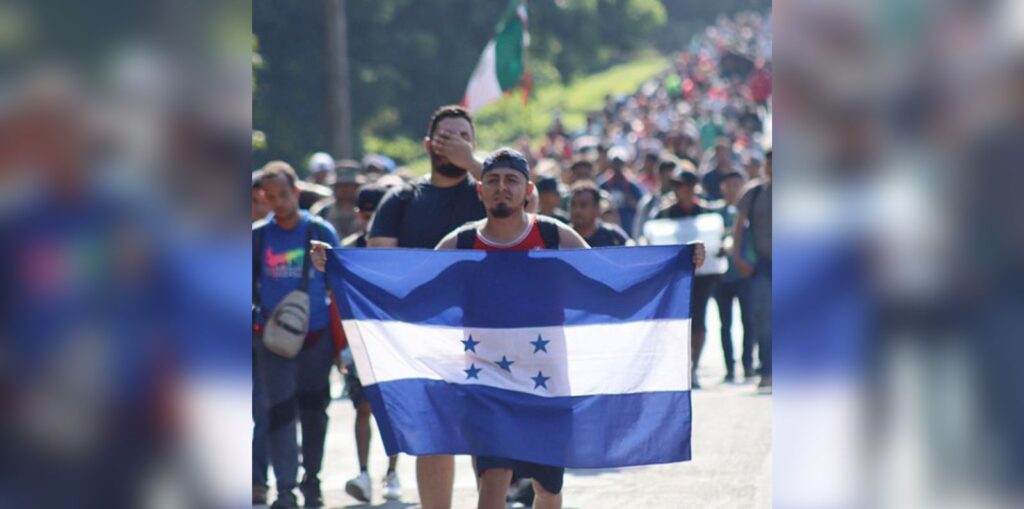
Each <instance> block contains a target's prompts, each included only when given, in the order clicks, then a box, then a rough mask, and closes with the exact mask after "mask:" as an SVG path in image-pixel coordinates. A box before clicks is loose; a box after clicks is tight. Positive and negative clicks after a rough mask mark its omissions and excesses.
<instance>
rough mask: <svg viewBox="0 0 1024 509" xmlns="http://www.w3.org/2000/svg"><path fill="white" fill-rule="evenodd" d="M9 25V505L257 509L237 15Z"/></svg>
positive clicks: (45, 13) (32, 14) (176, 9)
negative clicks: (252, 496) (251, 506)
mask: <svg viewBox="0 0 1024 509" xmlns="http://www.w3.org/2000/svg"><path fill="white" fill-rule="evenodd" d="M0 20H2V22H0V23H2V25H3V28H0V34H2V36H0V55H2V56H0V62H2V63H0V68H2V71H0V195H2V199H0V204H2V205H0V246H2V250H3V251H2V252H3V253H4V254H3V264H2V265H0V292H2V294H3V297H2V299H0V302H2V307H0V309H2V311H0V317H2V318H0V377H2V402H3V419H2V420H0V430H2V431H0V450H2V451H3V453H2V458H3V459H2V465H3V470H2V471H3V475H2V477H0V507H18V508H22V507H41V508H46V507H62V508H63V507H96V508H118V507H157V506H159V507H241V506H243V505H247V502H248V498H247V497H248V496H249V492H250V487H249V483H250V481H249V477H250V473H249V460H248V458H249V448H250V446H249V435H248V434H247V433H246V431H247V430H248V429H249V427H250V426H251V413H250V400H251V395H250V371H249V370H250V366H251V364H250V357H249V356H250V354H249V351H250V343H249V341H250V335H249V330H250V314H249V308H248V305H247V300H248V294H249V291H250V290H249V288H250V287H249V275H248V273H247V270H246V268H245V267H247V266H248V263H249V262H248V260H249V257H250V254H249V222H248V203H247V194H248V192H247V188H246V186H247V182H248V180H249V171H250V168H249V166H250V164H249V153H250V95H251V94H250V79H251V74H250V72H251V71H250V44H251V43H250V36H249V5H248V3H247V2H234V3H230V2H204V3H191V2H162V3H160V4H157V3H147V2H66V1H61V2H15V3H9V2H5V3H3V4H0Z"/></svg>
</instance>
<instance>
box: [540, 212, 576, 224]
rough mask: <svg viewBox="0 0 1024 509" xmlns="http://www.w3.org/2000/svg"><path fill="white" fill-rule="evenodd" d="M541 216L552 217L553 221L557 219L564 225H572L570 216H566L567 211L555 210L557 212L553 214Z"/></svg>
mask: <svg viewBox="0 0 1024 509" xmlns="http://www.w3.org/2000/svg"><path fill="white" fill-rule="evenodd" d="M541 215H542V216H546V217H550V218H552V219H557V220H559V221H561V222H562V224H571V223H569V214H566V213H565V211H564V210H562V209H555V211H554V212H553V213H551V214H541Z"/></svg>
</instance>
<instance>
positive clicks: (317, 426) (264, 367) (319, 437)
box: [252, 161, 339, 509]
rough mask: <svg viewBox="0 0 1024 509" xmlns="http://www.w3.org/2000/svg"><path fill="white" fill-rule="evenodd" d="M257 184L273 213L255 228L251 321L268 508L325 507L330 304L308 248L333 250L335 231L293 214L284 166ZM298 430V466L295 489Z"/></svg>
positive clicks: (294, 194) (293, 193)
mask: <svg viewBox="0 0 1024 509" xmlns="http://www.w3.org/2000/svg"><path fill="white" fill-rule="evenodd" d="M262 172H263V173H262V176H261V177H260V183H261V188H262V192H263V194H264V197H265V198H266V200H267V203H268V204H269V205H270V208H271V210H272V211H273V214H272V215H271V216H269V217H268V218H267V219H265V220H263V221H260V222H257V223H254V224H253V229H252V233H253V306H254V307H253V320H254V322H255V323H254V326H255V327H256V329H257V332H258V334H257V335H256V337H257V338H258V339H257V340H256V344H255V350H256V364H257V369H259V370H260V378H261V379H262V381H263V388H264V395H265V398H266V404H267V405H266V408H267V413H268V435H269V444H270V461H271V464H272V465H273V467H274V477H275V478H276V479H277V492H278V493H277V500H276V501H275V502H274V505H272V506H271V507H272V508H275V509H276V508H292V507H298V503H297V501H296V497H295V493H294V489H295V488H296V486H298V487H299V489H300V490H301V491H302V495H303V505H304V506H305V507H319V506H322V505H323V497H322V495H321V492H320V481H319V479H318V477H317V476H318V475H319V473H320V466H321V463H322V461H323V452H324V440H325V438H326V435H327V404H328V403H329V402H330V387H329V375H330V370H331V366H332V365H333V359H334V344H333V341H332V340H331V332H330V325H329V324H330V322H329V320H330V306H329V303H328V300H327V299H328V298H327V287H326V281H325V279H324V274H323V273H322V272H319V271H316V270H313V267H312V266H311V262H310V260H309V256H308V254H307V253H308V250H309V245H310V242H311V241H313V240H317V241H321V242H325V243H327V244H329V245H331V246H332V247H337V246H338V245H339V241H338V236H337V234H336V233H335V230H334V227H333V226H331V225H330V224H329V223H327V222H326V221H324V220H323V219H320V218H318V217H316V216H313V215H311V214H310V213H309V212H306V211H300V209H299V188H298V186H297V183H298V177H297V176H296V174H295V170H294V169H292V167H291V166H289V165H288V163H285V162H282V161H274V162H271V163H268V164H267V165H266V166H265V167H264V168H263V170H262ZM297 422H298V423H301V425H302V466H303V469H304V471H305V474H304V477H303V480H302V483H301V484H298V483H297V482H296V481H297V478H298V467H299V444H298V439H297V437H296V431H297V429H296V428H297V426H296V424H297Z"/></svg>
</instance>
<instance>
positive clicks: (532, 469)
mask: <svg viewBox="0 0 1024 509" xmlns="http://www.w3.org/2000/svg"><path fill="white" fill-rule="evenodd" d="M474 459H476V475H477V477H480V476H482V475H484V472H486V471H488V470H490V469H492V468H507V469H510V470H512V471H513V472H515V474H516V475H517V476H519V477H520V478H522V479H533V480H535V481H537V482H539V483H540V485H541V486H543V487H544V489H546V490H548V492H550V493H554V494H555V495H557V494H559V493H561V492H562V478H563V477H565V469H564V468H562V467H551V466H548V465H539V464H537V463H528V462H526V461H519V460H513V459H508V458H496V457H494V456H476V457H475V458H474Z"/></svg>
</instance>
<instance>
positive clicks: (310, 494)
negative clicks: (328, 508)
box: [299, 477, 324, 507]
mask: <svg viewBox="0 0 1024 509" xmlns="http://www.w3.org/2000/svg"><path fill="white" fill-rule="evenodd" d="M299 491H301V492H302V506H303V507H323V506H324V497H323V495H322V494H321V493H320V480H319V479H317V478H316V477H307V478H305V479H303V480H302V483H301V484H299Z"/></svg>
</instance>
